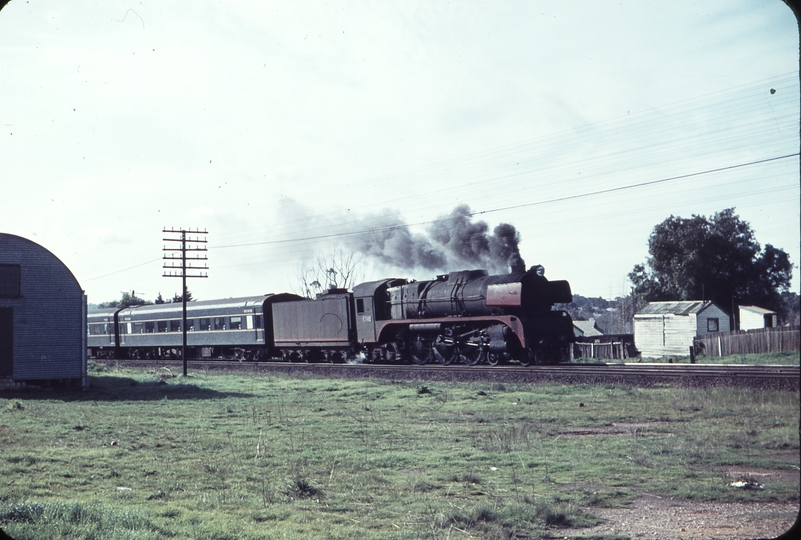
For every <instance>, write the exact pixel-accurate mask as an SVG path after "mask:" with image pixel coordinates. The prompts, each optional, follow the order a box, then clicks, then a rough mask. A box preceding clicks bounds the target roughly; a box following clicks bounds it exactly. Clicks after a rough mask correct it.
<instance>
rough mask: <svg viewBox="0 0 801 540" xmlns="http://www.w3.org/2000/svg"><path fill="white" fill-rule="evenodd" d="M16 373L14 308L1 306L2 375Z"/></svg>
mask: <svg viewBox="0 0 801 540" xmlns="http://www.w3.org/2000/svg"><path fill="white" fill-rule="evenodd" d="M13 374H14V308H10V307H4V308H0V377H10V376H11V375H13Z"/></svg>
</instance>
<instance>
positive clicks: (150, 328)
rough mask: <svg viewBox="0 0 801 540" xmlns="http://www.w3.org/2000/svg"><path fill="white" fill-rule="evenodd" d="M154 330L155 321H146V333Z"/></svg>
mask: <svg viewBox="0 0 801 540" xmlns="http://www.w3.org/2000/svg"><path fill="white" fill-rule="evenodd" d="M155 331H156V323H155V322H146V323H145V332H147V333H148V334H152V333H153V332H155Z"/></svg>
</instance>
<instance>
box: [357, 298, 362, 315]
mask: <svg viewBox="0 0 801 540" xmlns="http://www.w3.org/2000/svg"><path fill="white" fill-rule="evenodd" d="M356 313H364V298H357V299H356Z"/></svg>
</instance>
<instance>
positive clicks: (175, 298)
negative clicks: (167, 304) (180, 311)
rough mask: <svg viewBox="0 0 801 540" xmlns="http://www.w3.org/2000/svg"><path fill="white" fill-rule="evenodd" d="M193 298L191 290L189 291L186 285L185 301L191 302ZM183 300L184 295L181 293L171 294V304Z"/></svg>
mask: <svg viewBox="0 0 801 540" xmlns="http://www.w3.org/2000/svg"><path fill="white" fill-rule="evenodd" d="M193 300H194V298H192V291H190V290H189V287H187V288H186V301H187V302H191V301H193ZM183 301H184V297H183V295H181V294H178V293H175V294H174V295H173V297H172V302H173V304H175V303H177V302H183Z"/></svg>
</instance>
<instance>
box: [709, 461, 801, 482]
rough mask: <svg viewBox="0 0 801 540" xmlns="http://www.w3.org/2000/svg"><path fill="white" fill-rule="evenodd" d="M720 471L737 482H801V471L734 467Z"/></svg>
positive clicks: (721, 468)
mask: <svg viewBox="0 0 801 540" xmlns="http://www.w3.org/2000/svg"><path fill="white" fill-rule="evenodd" d="M719 470H720V471H721V472H723V473H725V474H726V476H727V477H728V478H731V479H732V482H733V481H735V480H754V481H756V482H759V483H760V484H764V483H765V482H788V483H789V482H795V483H799V482H801V471H799V470H798V469H795V470H793V469H766V468H764V467H746V466H743V465H733V466H726V467H720V468H719Z"/></svg>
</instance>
